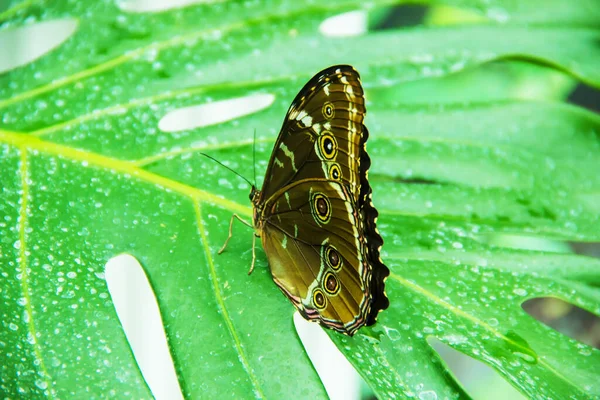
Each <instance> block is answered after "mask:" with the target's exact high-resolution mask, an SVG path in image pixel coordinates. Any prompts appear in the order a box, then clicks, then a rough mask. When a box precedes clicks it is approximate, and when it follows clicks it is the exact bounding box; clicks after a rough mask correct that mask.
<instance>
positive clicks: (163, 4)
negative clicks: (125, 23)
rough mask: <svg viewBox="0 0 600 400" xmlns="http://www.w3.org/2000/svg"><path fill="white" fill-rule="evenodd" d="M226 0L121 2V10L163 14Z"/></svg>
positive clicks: (132, 0)
mask: <svg viewBox="0 0 600 400" xmlns="http://www.w3.org/2000/svg"><path fill="white" fill-rule="evenodd" d="M224 1H226V0H121V1H119V2H118V5H119V8H120V9H121V10H123V11H125V12H131V13H143V12H150V13H152V12H161V11H165V10H170V9H173V8H182V7H186V6H189V5H193V4H215V3H222V2H224Z"/></svg>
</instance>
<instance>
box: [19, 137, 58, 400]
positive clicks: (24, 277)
mask: <svg viewBox="0 0 600 400" xmlns="http://www.w3.org/2000/svg"><path fill="white" fill-rule="evenodd" d="M20 150H21V160H20V162H21V165H20V166H19V174H20V175H21V188H22V191H23V193H22V196H21V207H20V210H19V268H20V269H21V289H22V290H23V298H24V299H25V312H27V320H28V321H27V327H28V330H29V335H30V336H31V339H32V341H33V351H34V353H35V358H36V359H37V361H38V362H39V367H40V369H41V370H42V375H43V378H44V380H45V382H46V387H47V389H46V390H47V395H48V396H49V397H50V398H53V397H54V396H53V395H52V379H50V375H49V374H48V370H47V369H46V364H45V363H44V357H43V356H42V350H41V349H40V345H39V343H38V339H39V338H38V336H37V329H36V327H35V318H34V316H33V306H32V304H31V294H30V293H29V272H28V270H27V268H28V264H27V235H26V233H25V231H26V229H27V211H28V207H29V182H28V174H29V171H28V168H27V149H24V148H20Z"/></svg>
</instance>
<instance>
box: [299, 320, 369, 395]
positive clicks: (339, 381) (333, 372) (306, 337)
mask: <svg viewBox="0 0 600 400" xmlns="http://www.w3.org/2000/svg"><path fill="white" fill-rule="evenodd" d="M294 326H295V327H296V332H298V336H299V337H300V340H301V341H302V345H303V346H304V349H305V350H306V353H307V354H308V357H309V358H310V361H311V362H312V364H313V366H314V367H315V370H316V371H317V374H319V378H321V382H323V386H325V390H326V391H327V394H328V395H329V398H330V399H331V400H338V399H345V400H358V399H360V386H361V381H362V378H361V377H360V375H359V374H358V373H357V372H356V370H355V369H354V367H353V366H352V364H350V362H349V361H348V360H346V358H345V357H344V355H343V354H342V353H341V352H340V351H339V350H338V348H337V347H336V346H335V344H333V342H332V341H331V339H330V338H329V336H327V334H326V333H325V332H324V331H323V328H321V327H320V326H319V325H317V324H315V323H314V322H309V321H307V320H305V319H304V318H302V316H301V315H300V314H299V313H298V312H295V313H294Z"/></svg>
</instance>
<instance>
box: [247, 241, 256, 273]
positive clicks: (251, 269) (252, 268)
mask: <svg viewBox="0 0 600 400" xmlns="http://www.w3.org/2000/svg"><path fill="white" fill-rule="evenodd" d="M255 249H256V235H252V264H251V265H250V271H248V275H250V274H251V273H252V271H254V261H256V251H255Z"/></svg>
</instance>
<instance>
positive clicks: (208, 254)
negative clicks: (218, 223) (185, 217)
mask: <svg viewBox="0 0 600 400" xmlns="http://www.w3.org/2000/svg"><path fill="white" fill-rule="evenodd" d="M194 210H195V211H196V223H197V225H198V231H199V233H200V237H201V239H202V246H203V247H204V252H205V253H206V260H207V263H208V268H209V270H210V279H211V281H212V284H213V290H214V292H215V298H216V300H217V304H218V305H219V309H220V311H221V315H222V316H223V319H224V320H225V325H227V329H228V330H229V333H230V334H231V337H232V338H233V342H234V343H235V348H236V350H237V352H238V355H239V358H240V361H241V362H242V364H243V366H244V369H245V370H246V372H247V373H248V377H249V378H250V382H252V386H254V390H255V394H256V395H258V396H260V397H261V398H265V395H264V393H263V392H262V390H261V387H260V384H259V382H258V379H257V378H256V375H254V372H253V371H252V367H251V366H250V363H249V362H248V358H247V357H246V353H245V352H244V349H243V348H242V342H241V341H240V337H239V335H238V334H237V331H236V330H235V327H234V326H233V321H232V320H231V317H230V316H229V312H228V311H227V307H226V306H225V300H224V299H223V293H221V289H220V287H219V282H218V279H217V271H216V270H215V265H214V263H213V259H212V256H211V251H210V248H209V246H208V237H207V235H206V231H205V230H204V223H203V222H202V210H201V209H200V203H199V202H197V201H194Z"/></svg>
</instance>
